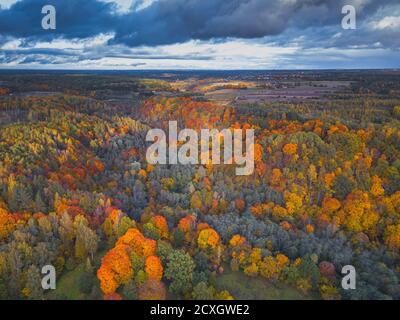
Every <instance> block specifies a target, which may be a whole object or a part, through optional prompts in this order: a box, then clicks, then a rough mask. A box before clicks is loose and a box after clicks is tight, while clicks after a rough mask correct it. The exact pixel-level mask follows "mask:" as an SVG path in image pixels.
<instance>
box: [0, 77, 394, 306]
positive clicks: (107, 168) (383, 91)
mask: <svg viewBox="0 0 400 320" xmlns="http://www.w3.org/2000/svg"><path fill="white" fill-rule="evenodd" d="M246 83H247V84H246ZM205 88H206V89H205ZM316 88H317V89H318V90H317V89H316ZM316 90H317V91H316ZM300 91H301V93H300ZM277 92H278V93H277ZM272 94H274V97H273V99H272V98H271V95H272ZM222 100H223V101H224V103H222V102H221V101H222ZM169 121H177V123H178V127H179V128H181V129H182V128H191V129H195V130H198V131H200V130H201V129H212V128H213V129H218V130H222V129H225V128H228V129H232V130H233V129H253V130H254V132H255V144H254V150H255V170H254V173H253V174H252V175H249V176H237V175H236V174H235V168H236V166H235V165H226V164H220V165H212V164H211V163H210V164H205V165H203V164H199V165H181V164H176V165H169V164H166V165H151V164H149V163H147V161H146V149H147V147H148V146H149V143H148V142H146V139H145V137H146V134H147V132H148V131H149V130H150V129H152V128H164V129H166V128H167V127H168V122H169ZM45 265H53V266H54V267H55V269H56V272H57V288H56V290H44V289H43V288H42V286H41V280H42V274H41V269H42V267H43V266H45ZM345 265H352V266H354V267H355V269H356V271H357V288H356V290H344V289H343V288H342V286H341V280H342V277H343V275H342V273H341V270H342V267H343V266H345ZM399 280H400V73H399V72H398V71H397V72H395V71H393V72H389V71H377V70H375V71H352V72H350V71H349V72H343V73H338V72H333V71H332V72H319V71H315V72H311V71H310V72H294V71H293V72H281V73H279V72H275V73H270V74H268V73H267V72H262V71H259V72H245V71H243V72H237V73H234V72H230V73H223V72H217V73H212V72H207V73H206V72H203V73H199V74H196V72H182V73H179V72H175V73H173V72H170V73H168V74H167V73H162V72H160V73H156V72H154V73H145V74H136V73H134V74H129V73H121V74H117V73H116V74H113V73H110V74H107V73H105V74H102V73H101V72H99V73H97V74H73V73H61V72H60V73H48V74H46V73H43V72H42V73H38V74H35V73H33V72H31V73H22V72H15V73H12V72H8V73H7V72H1V73H0V299H5V300H6V299H33V300H37V299H49V300H56V299H60V300H62V299H79V300H80V299H88V300H98V299H99V300H100V299H105V300H121V299H124V300H163V299H189V300H231V299H324V300H339V299H344V300H366V299H400V283H399ZM248 284H252V285H251V286H250V285H248Z"/></svg>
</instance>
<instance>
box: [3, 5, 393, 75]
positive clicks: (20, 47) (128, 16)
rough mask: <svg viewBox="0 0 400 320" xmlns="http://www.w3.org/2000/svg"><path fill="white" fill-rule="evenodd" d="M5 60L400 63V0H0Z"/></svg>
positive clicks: (17, 63) (275, 65) (120, 64)
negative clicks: (353, 16)
mask: <svg viewBox="0 0 400 320" xmlns="http://www.w3.org/2000/svg"><path fill="white" fill-rule="evenodd" d="M47 4H50V5H53V6H54V7H55V8H56V11H57V14H56V17H57V19H56V29H55V30H44V29H43V28H42V26H41V21H42V18H43V17H44V15H43V14H42V13H41V11H42V7H43V6H44V5H47ZM348 4H349V5H353V6H354V7H355V8H356V13H357V29H355V30H344V29H343V28H342V18H343V17H344V15H343V14H342V7H343V6H344V5H348ZM0 68H19V69H41V68H46V69H316V68H324V69H329V68H400V0H0Z"/></svg>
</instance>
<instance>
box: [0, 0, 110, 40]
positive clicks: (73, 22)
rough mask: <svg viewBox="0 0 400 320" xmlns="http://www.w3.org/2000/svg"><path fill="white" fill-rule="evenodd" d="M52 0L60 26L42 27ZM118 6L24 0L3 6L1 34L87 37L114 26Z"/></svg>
mask: <svg viewBox="0 0 400 320" xmlns="http://www.w3.org/2000/svg"><path fill="white" fill-rule="evenodd" d="M48 4H49V5H53V6H54V7H55V8H56V10H57V29H56V30H43V29H42V25H41V21H42V18H43V17H44V15H43V14H42V13H41V12H42V7H43V6H45V5H48ZM114 10H115V5H113V4H110V3H104V2H99V1H96V0H22V1H20V2H17V3H15V4H14V5H13V6H11V7H10V8H9V9H8V10H0V34H2V35H4V36H13V37H16V38H33V39H37V40H42V41H49V40H52V39H54V38H56V37H64V38H68V39H72V38H86V37H90V36H94V35H97V34H99V33H104V32H108V31H109V30H110V28H111V29H112V27H113V25H115V23H116V22H117V20H115V16H114V15H113V14H112V12H113V11H114Z"/></svg>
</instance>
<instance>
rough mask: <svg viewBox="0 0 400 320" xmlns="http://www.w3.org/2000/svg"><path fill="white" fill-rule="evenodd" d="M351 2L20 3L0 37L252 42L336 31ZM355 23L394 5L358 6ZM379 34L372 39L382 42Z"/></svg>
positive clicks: (1, 13) (2, 19)
mask: <svg viewBox="0 0 400 320" xmlns="http://www.w3.org/2000/svg"><path fill="white" fill-rule="evenodd" d="M353 2H354V1H352V0H281V1H277V0H158V1H155V2H153V3H152V4H151V5H150V6H148V7H147V8H145V9H143V10H140V11H135V10H134V9H132V10H131V11H130V12H128V13H125V14H115V12H116V7H115V5H113V4H111V3H104V2H100V1H96V0H84V1H83V0H63V1H61V0H58V1H55V0H22V1H20V2H17V3H16V4H14V5H13V6H12V7H11V8H10V9H8V10H0V34H2V35H3V36H13V37H18V38H27V39H30V40H34V41H38V40H40V41H49V40H52V39H54V38H57V37H63V38H66V39H72V38H87V37H90V36H94V35H97V34H100V33H112V32H115V37H114V38H113V39H111V40H110V43H112V44H116V43H119V44H121V43H122V44H125V45H128V46H138V45H149V46H153V45H162V44H171V43H179V42H185V41H187V40H190V39H201V40H210V39H226V38H245V39H253V38H260V37H265V36H277V35H281V34H283V33H284V32H285V31H288V30H289V31H290V30H297V31H298V32H299V31H301V30H306V29H307V28H311V27H327V26H331V25H333V26H336V27H337V28H340V21H341V19H342V14H341V8H342V6H343V5H344V4H352V3H353ZM356 3H361V6H359V7H358V10H357V18H358V21H363V20H365V19H367V18H368V17H369V16H371V15H372V14H375V13H376V12H377V11H378V10H379V9H380V8H382V7H384V6H386V5H389V4H396V3H397V4H398V0H385V1H382V0H364V1H360V0H358V1H355V2H354V4H356ZM46 4H52V5H54V6H55V7H56V9H57V29H56V30H52V31H49V30H43V29H42V28H41V19H42V17H43V15H42V14H41V8H42V6H43V5H46ZM383 33H384V32H383V31H381V32H380V33H379V35H378V36H382V37H383V36H385V34H383Z"/></svg>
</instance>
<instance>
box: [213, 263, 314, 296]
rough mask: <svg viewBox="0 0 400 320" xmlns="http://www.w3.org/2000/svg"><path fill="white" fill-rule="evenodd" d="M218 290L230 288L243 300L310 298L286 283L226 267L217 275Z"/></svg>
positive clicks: (229, 289)
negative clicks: (252, 275)
mask: <svg viewBox="0 0 400 320" xmlns="http://www.w3.org/2000/svg"><path fill="white" fill-rule="evenodd" d="M215 280H216V287H217V289H218V290H228V291H229V293H230V294H231V295H232V296H233V297H234V298H235V299H241V300H308V299H312V297H310V296H305V295H304V294H302V293H301V292H299V291H298V290H296V289H294V288H292V287H290V286H287V285H285V284H281V283H279V284H273V283H271V282H268V281H266V280H265V279H262V278H260V277H256V278H251V277H248V276H246V275H245V274H244V273H243V272H240V271H231V270H230V269H229V268H227V269H226V271H225V273H224V274H222V275H220V276H218V277H216V279H215Z"/></svg>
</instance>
